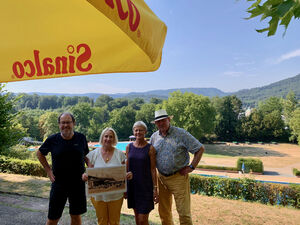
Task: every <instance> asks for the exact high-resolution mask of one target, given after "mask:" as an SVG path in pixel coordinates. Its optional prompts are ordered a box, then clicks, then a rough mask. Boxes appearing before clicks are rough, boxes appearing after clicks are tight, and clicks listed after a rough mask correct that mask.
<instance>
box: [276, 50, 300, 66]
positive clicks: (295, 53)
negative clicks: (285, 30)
mask: <svg viewBox="0 0 300 225" xmlns="http://www.w3.org/2000/svg"><path fill="white" fill-rule="evenodd" d="M299 56H300V49H297V50H295V51H292V52H289V53H286V54H283V55H282V56H280V57H279V58H278V59H277V60H276V63H281V62H283V61H285V60H289V59H292V58H295V57H299Z"/></svg>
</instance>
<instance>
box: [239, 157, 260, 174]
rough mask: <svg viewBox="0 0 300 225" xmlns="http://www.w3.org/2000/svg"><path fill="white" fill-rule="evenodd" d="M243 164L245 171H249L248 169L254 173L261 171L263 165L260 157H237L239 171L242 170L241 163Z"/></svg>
mask: <svg viewBox="0 0 300 225" xmlns="http://www.w3.org/2000/svg"><path fill="white" fill-rule="evenodd" d="M243 163H244V165H245V173H249V172H250V171H252V172H256V173H263V172H264V167H263V163H262V161H261V160H260V159H254V158H239V159H238V161H237V165H236V167H237V169H238V170H239V171H240V170H242V165H243Z"/></svg>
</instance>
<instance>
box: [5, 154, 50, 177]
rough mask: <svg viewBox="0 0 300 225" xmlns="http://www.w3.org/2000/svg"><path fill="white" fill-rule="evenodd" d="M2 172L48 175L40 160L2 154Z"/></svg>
mask: <svg viewBox="0 0 300 225" xmlns="http://www.w3.org/2000/svg"><path fill="white" fill-rule="evenodd" d="M0 172H2V173H15V174H23V175H32V176H40V177H47V174H46V172H45V170H44V168H43V166H42V165H41V164H40V163H39V162H37V161H32V160H21V159H15V158H9V157H6V156H0Z"/></svg>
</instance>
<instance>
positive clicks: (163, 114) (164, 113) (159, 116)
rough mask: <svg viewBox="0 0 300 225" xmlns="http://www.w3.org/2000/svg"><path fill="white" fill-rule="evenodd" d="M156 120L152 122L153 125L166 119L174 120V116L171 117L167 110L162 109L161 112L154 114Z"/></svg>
mask: <svg viewBox="0 0 300 225" xmlns="http://www.w3.org/2000/svg"><path fill="white" fill-rule="evenodd" d="M154 117H155V118H154V120H153V121H152V123H155V122H156V121H159V120H163V119H165V118H168V117H169V118H170V119H172V118H173V116H169V115H168V113H167V111H166V110H165V109H160V110H157V111H155V114H154Z"/></svg>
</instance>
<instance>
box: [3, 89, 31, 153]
mask: <svg viewBox="0 0 300 225" xmlns="http://www.w3.org/2000/svg"><path fill="white" fill-rule="evenodd" d="M8 99H9V93H6V92H5V91H4V85H3V84H1V83H0V154H7V153H8V152H9V148H10V147H11V146H13V145H15V144H16V143H17V141H18V139H19V138H21V137H22V136H23V135H24V133H25V131H24V129H23V128H22V127H21V126H20V125H19V124H17V123H16V122H15V121H14V117H15V115H16V114H14V113H12V110H13V101H11V100H8Z"/></svg>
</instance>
